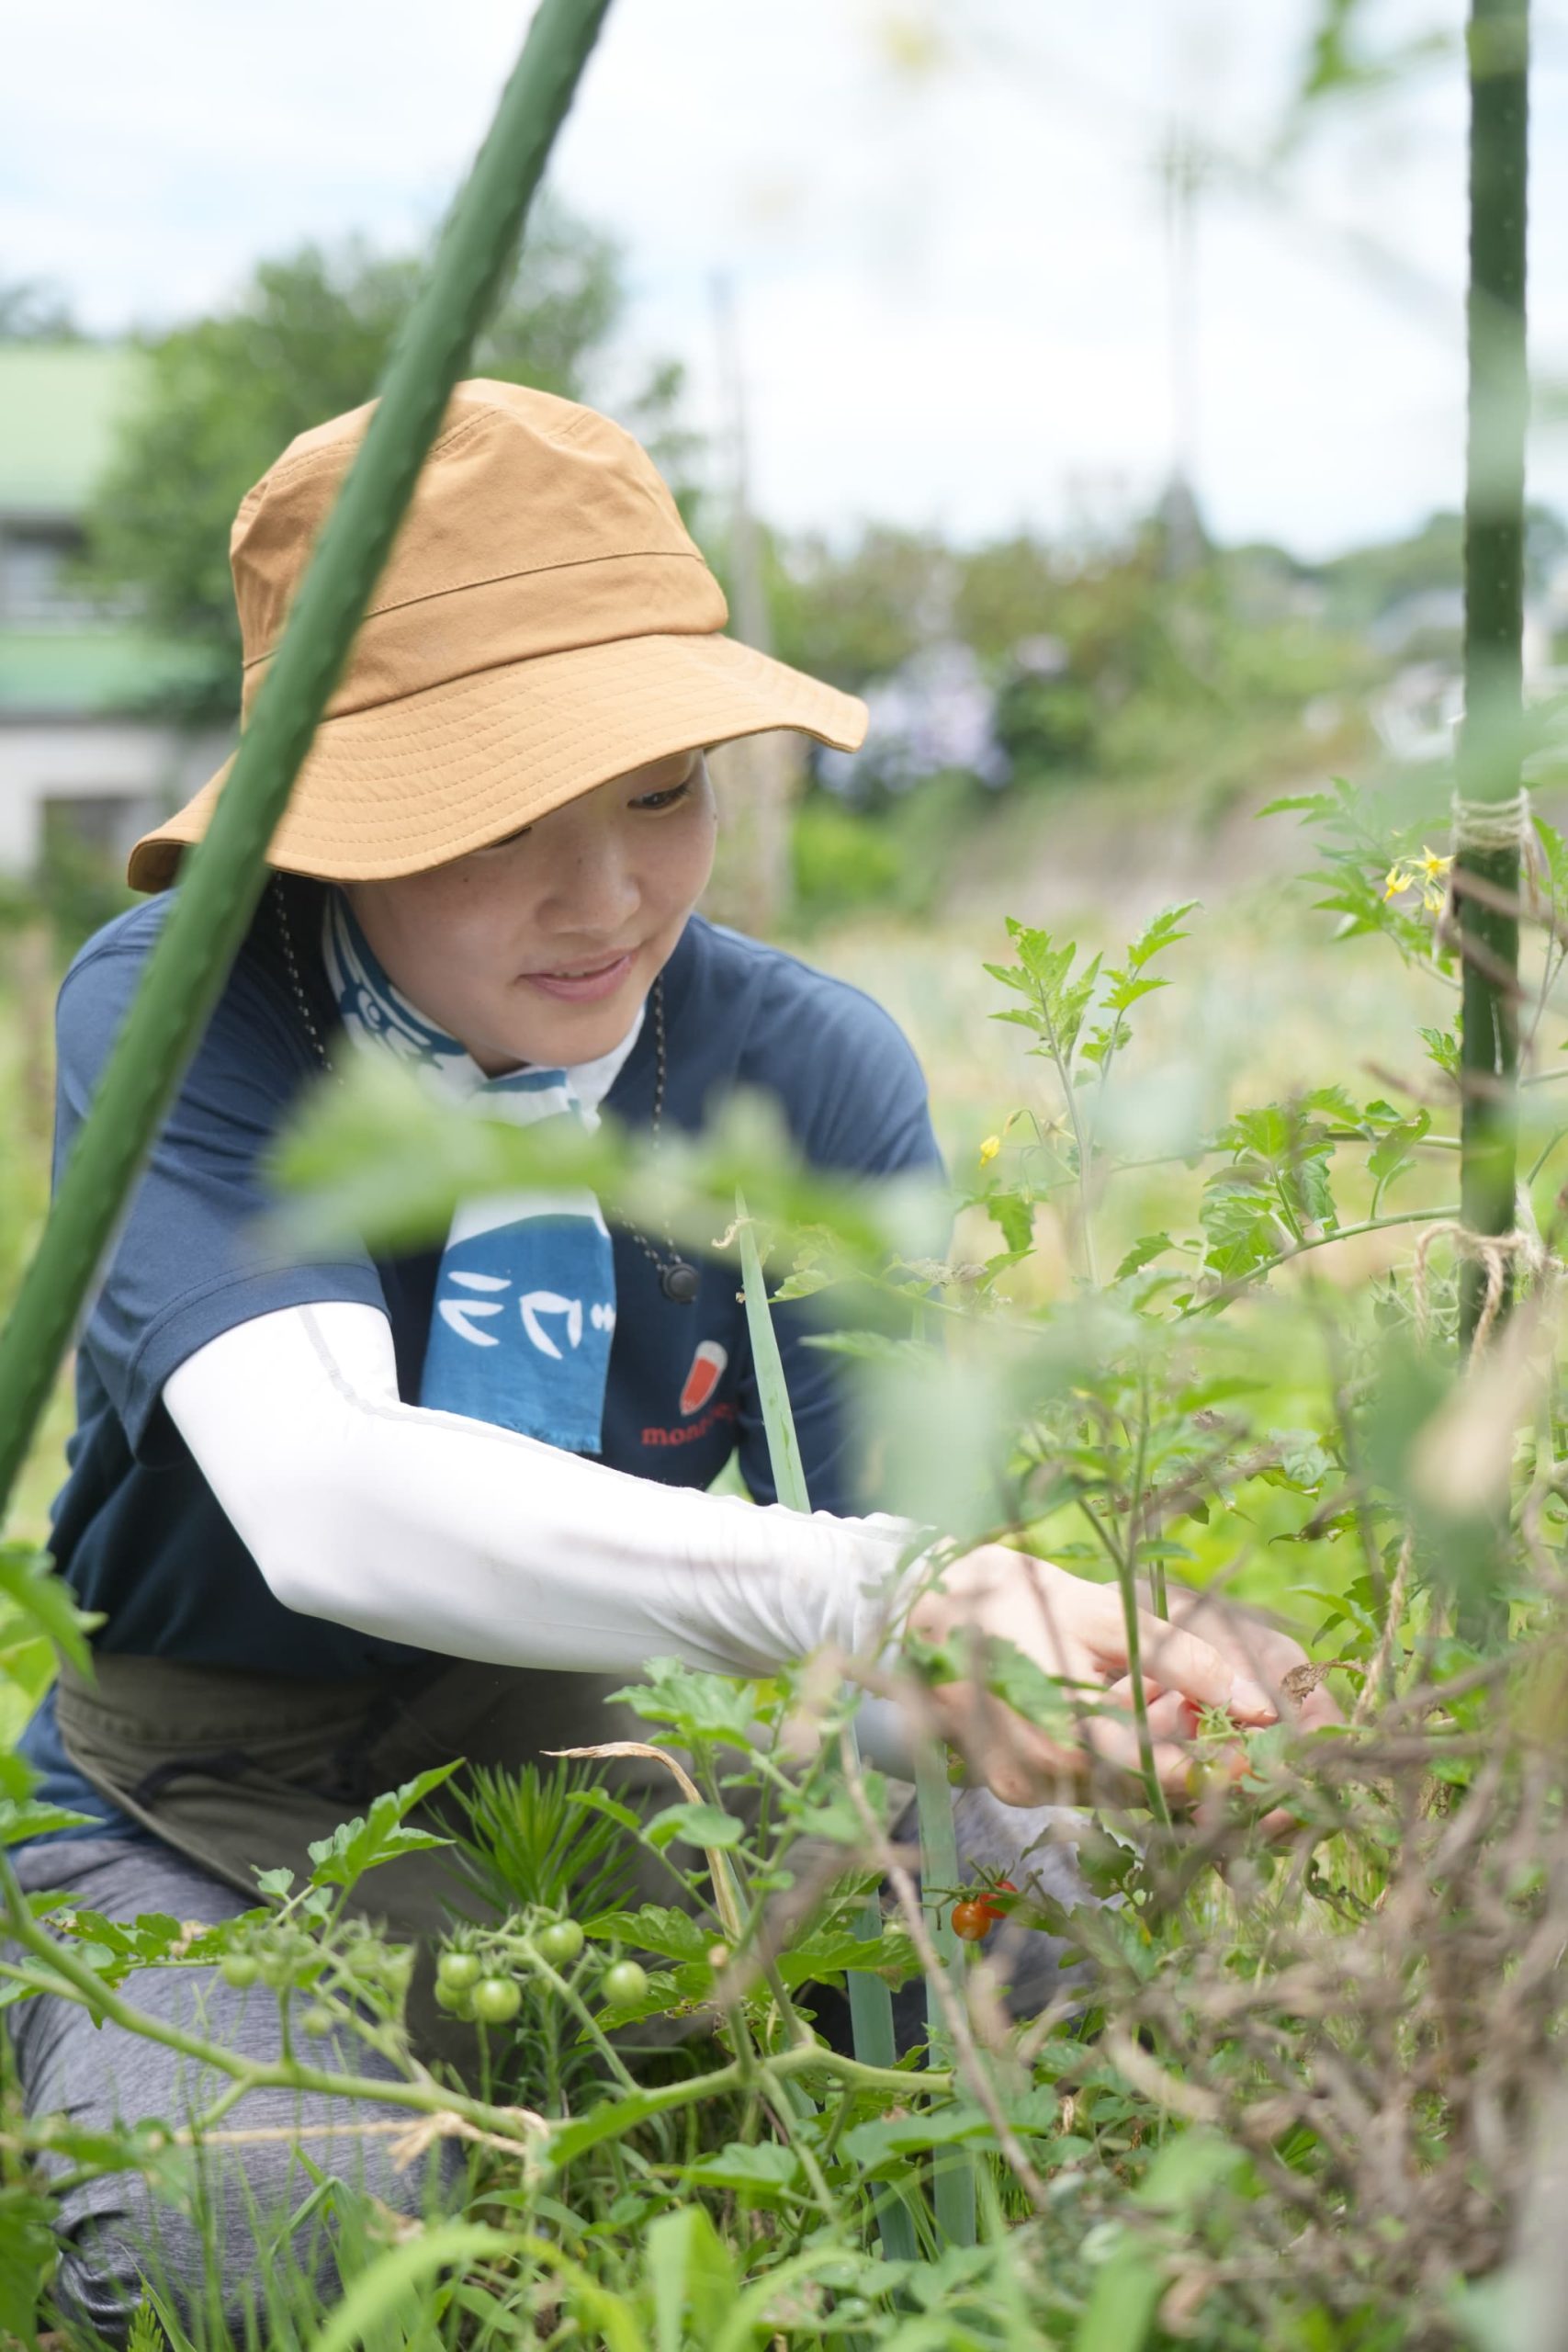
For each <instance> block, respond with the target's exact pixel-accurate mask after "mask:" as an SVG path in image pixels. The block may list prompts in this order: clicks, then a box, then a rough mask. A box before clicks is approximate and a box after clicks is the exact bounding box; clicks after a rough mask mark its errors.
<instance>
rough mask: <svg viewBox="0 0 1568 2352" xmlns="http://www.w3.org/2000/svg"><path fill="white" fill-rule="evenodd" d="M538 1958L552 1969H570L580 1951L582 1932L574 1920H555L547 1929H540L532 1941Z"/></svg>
mask: <svg viewBox="0 0 1568 2352" xmlns="http://www.w3.org/2000/svg"><path fill="white" fill-rule="evenodd" d="M534 1941H535V1943H536V1945H537V1947H538V1952H539V1958H540V1959H541V1960H546V1961H548V1962H549V1964H550V1966H551V1967H552V1968H570V1966H571V1963H572V1962H573V1961H574V1960H575V1959H576V1958H577V1956H578V1954H579V1952H580V1951H581V1950H582V1930H581V1928H580V1927H579V1926H578V1924H577V1921H576V1920H575V1919H557V1920H556V1921H555V1922H554V1924H553V1925H552V1926H550V1927H548V1928H540V1930H539V1932H538V1934H537V1935H536V1937H535V1939H534Z"/></svg>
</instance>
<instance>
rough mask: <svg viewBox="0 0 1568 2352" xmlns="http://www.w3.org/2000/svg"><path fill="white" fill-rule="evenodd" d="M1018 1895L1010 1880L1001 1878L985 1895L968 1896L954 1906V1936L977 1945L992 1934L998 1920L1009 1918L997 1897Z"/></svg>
mask: <svg viewBox="0 0 1568 2352" xmlns="http://www.w3.org/2000/svg"><path fill="white" fill-rule="evenodd" d="M1017 1893H1018V1889H1017V1887H1016V1886H1014V1884H1013V1883H1012V1881H1011V1879H1010V1878H999V1879H998V1881H997V1883H996V1884H995V1885H994V1886H991V1887H987V1889H986V1890H985V1892H984V1893H983V1894H971V1895H966V1896H965V1897H964V1901H963V1902H962V1903H955V1904H954V1905H953V1934H954V1935H955V1936H959V1937H962V1939H963V1940H964V1942H965V1943H966V1944H977V1943H978V1942H979V1941H980V1939H981V1938H982V1937H984V1936H988V1935H989V1934H990V1932H991V1929H992V1928H994V1927H995V1926H996V1924H997V1921H998V1919H1005V1918H1006V1917H1007V1908H1006V1905H1003V1904H1000V1903H998V1901H997V1900H996V1897H997V1896H998V1894H1017Z"/></svg>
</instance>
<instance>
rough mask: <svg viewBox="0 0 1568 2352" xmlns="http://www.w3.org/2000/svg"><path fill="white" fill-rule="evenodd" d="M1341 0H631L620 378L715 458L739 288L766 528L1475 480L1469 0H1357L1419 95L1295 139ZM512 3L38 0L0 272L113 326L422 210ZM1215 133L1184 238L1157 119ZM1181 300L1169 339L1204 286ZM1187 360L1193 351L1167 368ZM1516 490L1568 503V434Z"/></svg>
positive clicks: (587, 199)
mask: <svg viewBox="0 0 1568 2352" xmlns="http://www.w3.org/2000/svg"><path fill="white" fill-rule="evenodd" d="M1320 5H1321V0H1101V5H1100V6H1093V7H1089V6H1084V5H1083V0H901V5H896V0H791V5H790V6H788V7H787V8H786V7H780V6H773V5H769V6H763V5H762V0H615V5H614V6H613V7H612V9H611V12H610V17H609V21H608V24H607V27H606V29H605V31H604V35H603V37H602V40H601V43H600V47H599V50H598V51H597V53H596V54H595V56H594V58H593V59H592V62H591V64H590V66H589V69H588V73H587V74H586V76H585V78H584V82H583V85H582V87H581V92H580V94H579V98H578V104H577V107H576V109H575V111H574V113H573V115H572V117H571V119H570V121H569V123H568V125H567V127H566V130H565V131H564V133H563V135H562V138H561V141H560V142H559V145H558V150H557V154H556V158H555V162H554V164H553V166H552V177H553V179H554V182H555V185H556V187H557V189H558V192H559V194H560V195H561V197H562V198H564V199H565V200H566V201H567V202H568V203H569V204H570V205H571V206H572V207H573V208H574V209H577V210H579V211H581V213H583V214H584V215H586V216H587V217H589V218H591V219H592V220H593V221H594V222H595V223H597V224H599V225H601V226H602V227H604V228H605V229H607V230H608V231H610V232H611V233H612V234H613V235H614V236H615V238H616V239H617V240H618V242H619V243H620V244H621V245H622V247H623V249H624V254H625V263H626V277H627V283H628V288H629V292H630V301H629V304H628V310H627V315H626V322H625V325H624V328H623V331H622V337H621V343H620V346H619V348H618V349H617V351H616V353H615V367H614V369H613V372H612V375H611V377H610V378H609V379H607V380H606V387H605V393H604V397H605V402H606V405H613V404H614V399H615V391H616V389H617V387H618V388H620V389H625V388H626V387H627V386H629V385H630V384H632V383H633V382H634V381H635V380H637V379H638V377H639V376H640V374H641V373H642V371H643V370H644V368H645V367H646V365H647V363H648V361H649V359H651V358H654V357H657V356H662V355H674V356H679V357H680V358H682V360H683V361H684V362H685V363H686V365H687V368H688V371H689V389H688V405H689V413H690V415H691V418H692V421H693V422H694V424H695V425H697V426H698V427H699V428H700V429H702V430H705V431H706V432H707V433H708V434H709V435H711V436H712V440H711V447H712V450H713V452H714V456H713V463H714V466H715V468H716V469H718V468H720V466H721V460H722V453H723V451H724V450H725V448H726V447H728V443H727V441H726V439H725V437H724V436H725V434H726V431H727V427H728V421H729V419H730V418H731V416H732V413H733V404H732V401H731V398H730V395H729V391H728V383H729V381H730V378H731V372H732V371H730V370H729V369H728V368H727V365H726V363H725V360H724V356H723V353H724V347H725V346H724V345H723V342H722V339H721V335H720V333H719V330H718V326H717V322H716V302H715V290H714V289H715V285H716V280H719V279H722V280H723V281H724V282H725V283H726V284H727V285H728V287H729V288H731V289H732V295H733V302H734V317H735V322H736V336H737V345H738V348H739V373H740V378H741V380H742V382H743V384H744V388H745V418H746V428H747V436H748V444H749V448H750V470H751V486H752V494H753V497H754V500H755V503H756V504H757V505H758V507H759V508H760V509H761V512H762V513H764V514H765V515H768V516H769V518H770V519H771V520H773V522H774V523H776V524H778V525H780V526H783V527H784V528H785V529H788V530H794V531H805V530H816V531H821V532H823V533H825V534H827V535H828V536H829V537H832V538H834V539H840V540H841V539H843V538H846V537H849V536H850V535H851V534H852V532H853V531H854V530H855V529H857V528H858V527H859V526H860V525H861V524H862V523H863V522H865V521H867V520H881V521H886V522H893V523H897V524H901V525H905V526H911V527H917V528H926V527H930V528H935V529H940V530H942V531H944V532H947V533H949V534H951V535H952V536H953V537H958V538H963V539H969V540H972V539H976V538H979V537H987V536H990V535H994V534H998V533H1002V532H1006V531H1010V530H1012V529H1015V528H1019V527H1037V528H1041V529H1043V530H1045V531H1047V532H1051V533H1059V532H1062V531H1064V530H1072V531H1075V532H1077V531H1091V532H1092V531H1096V530H1104V531H1113V530H1114V529H1115V528H1116V527H1117V526H1118V525H1119V524H1120V523H1122V521H1124V520H1125V518H1126V516H1127V515H1129V514H1130V513H1132V512H1134V511H1136V510H1138V509H1140V508H1143V507H1146V505H1147V504H1148V503H1149V502H1150V501H1151V500H1152V498H1153V497H1154V496H1156V494H1157V492H1158V491H1159V489H1160V487H1161V485H1162V483H1163V482H1164V481H1166V480H1167V479H1168V475H1169V472H1170V470H1171V468H1172V464H1173V462H1174V460H1175V458H1176V456H1177V454H1178V451H1179V450H1180V451H1181V452H1182V453H1183V454H1184V455H1185V457H1186V459H1187V462H1188V464H1189V467H1190V472H1191V474H1192V476H1193V478H1194V480H1195V481H1196V485H1197V488H1198V492H1199V496H1200V501H1201V505H1202V507H1203V510H1204V513H1205V515H1206V517H1207V519H1208V520H1209V523H1210V525H1211V527H1212V528H1213V530H1215V531H1216V533H1217V534H1218V535H1219V536H1220V537H1224V538H1225V539H1229V540H1235V539H1240V538H1250V537H1271V538H1278V539H1281V540H1284V541H1285V542H1287V543H1288V544H1291V545H1292V546H1294V547H1295V548H1298V549H1299V550H1300V551H1301V552H1303V554H1308V555H1321V554H1326V553H1330V552H1333V551H1335V550H1336V549H1337V548H1342V547H1345V546H1347V545H1351V544H1355V543H1358V542H1360V541H1364V540H1367V539H1371V538H1376V537H1385V536H1388V535H1391V534H1393V533H1396V532H1399V531H1402V530H1404V529H1406V528H1408V527H1410V526H1413V525H1414V524H1415V523H1416V522H1417V521H1418V520H1419V519H1420V518H1421V516H1422V515H1425V514H1426V513H1427V512H1428V511H1429V510H1430V509H1431V508H1432V507H1434V506H1436V505H1439V504H1448V505H1456V504H1458V503H1460V499H1461V493H1462V481H1463V389H1464V384H1463V318H1462V266H1463V243H1464V167H1465V166H1464V127H1465V117H1464V93H1463V86H1462V80H1461V63H1460V59H1459V55H1458V51H1457V48H1456V46H1455V41H1456V36H1457V33H1458V29H1459V27H1460V24H1461V18H1462V14H1463V10H1462V5H1461V0H1363V6H1362V9H1361V12H1360V13H1361V15H1362V16H1363V17H1364V18H1365V30H1364V36H1363V38H1364V41H1365V45H1366V47H1367V48H1368V50H1369V51H1371V52H1373V53H1375V54H1382V53H1385V52H1387V51H1391V50H1393V49H1394V48H1395V47H1396V46H1397V45H1399V44H1401V43H1403V42H1404V41H1407V40H1412V39H1419V38H1422V37H1426V36H1436V37H1438V39H1437V41H1436V44H1435V48H1434V52H1433V54H1432V55H1431V56H1430V57H1429V58H1428V59H1427V62H1425V63H1421V64H1417V65H1416V66H1414V67H1412V68H1411V70H1409V71H1408V72H1405V73H1403V74H1400V75H1399V76H1398V77H1397V78H1396V79H1395V81H1394V82H1393V85H1392V86H1391V87H1390V88H1389V89H1386V90H1384V91H1383V92H1382V93H1381V94H1377V93H1374V94H1372V95H1371V96H1365V97H1362V98H1360V99H1357V100H1344V101H1340V102H1338V103H1337V104H1336V105H1335V106H1333V107H1327V108H1324V109H1322V110H1320V112H1319V114H1318V116H1317V117H1316V118H1315V119H1314V120H1313V121H1312V122H1311V123H1310V124H1309V126H1308V128H1307V130H1306V132H1305V135H1304V137H1303V141H1301V143H1300V144H1299V146H1298V148H1297V149H1296V151H1295V152H1294V153H1293V154H1292V156H1291V157H1290V158H1289V159H1288V160H1287V161H1286V162H1285V163H1283V164H1279V163H1275V164H1270V163H1269V157H1270V154H1271V153H1273V152H1274V151H1275V149H1276V148H1277V146H1278V142H1279V140H1280V133H1281V130H1282V129H1283V127H1284V126H1285V124H1286V122H1287V120H1288V119H1289V114H1290V106H1291V97H1292V91H1293V89H1294V88H1295V87H1296V86H1297V84H1298V81H1299V76H1300V72H1301V65H1302V60H1303V53H1304V44H1305V40H1306V38H1307V34H1308V31H1309V28H1310V26H1311V24H1312V23H1313V21H1314V19H1315V17H1316V14H1317V11H1318V7H1319V6H1320ZM528 14H529V10H528V8H527V6H526V5H525V0H448V5H446V6H433V5H431V0H269V6H267V7H266V8H265V9H256V8H254V7H251V6H242V5H241V0H137V6H135V7H134V8H127V7H126V6H124V0H51V6H50V7H48V8H46V9H29V10H26V11H21V10H17V11H16V12H14V13H10V14H9V15H8V18H7V22H6V53H7V67H8V71H7V74H6V80H5V86H4V89H3V90H0V279H4V280H6V281H14V280H17V279H33V278H41V279H46V280H50V281H52V282H53V283H54V284H55V285H56V286H57V287H58V288H60V290H61V291H62V293H63V294H64V295H65V296H66V297H67V298H68V299H69V300H71V302H72V303H73V306H74V307H75V309H76V311H77V312H78V315H79V316H80V317H81V319H82V321H83V322H84V323H85V325H87V326H88V327H89V328H90V329H92V330H93V331H95V332H101V333H108V334H113V333H117V332H119V331H122V330H124V329H127V328H129V327H131V326H152V325H157V324H159V323H163V322H171V321H174V320H175V319H178V318H181V317H184V316H188V315H191V314H193V313H197V312H199V311H203V310H205V309H209V308H211V307H214V306H216V305H219V304H221V303H222V302H223V301H224V300H226V299H228V298H229V297H231V295H232V293H233V292H234V290H235V289H236V288H237V287H238V286H239V285H240V284H241V283H242V282H243V278H244V277H245V274H246V272H247V269H248V267H249V266H250V265H251V264H252V263H253V262H254V260H255V259H257V258H258V257H260V256H261V255H263V254H272V253H277V252H280V251H286V250H288V248H289V247H290V246H292V245H294V244H297V243H299V242H300V241H302V240H303V239H305V238H307V237H310V238H316V239H325V240H331V239H333V238H336V237H340V236H344V235H347V234H349V233H351V232H361V233H364V234H366V235H367V236H369V237H370V238H371V239H373V240H374V241H376V242H378V243H384V244H387V245H406V244H407V243H410V242H411V241H412V240H414V239H416V238H419V237H422V236H423V235H424V234H425V233H426V232H428V230H429V229H430V228H431V226H432V225H433V224H434V222H435V221H436V220H438V219H439V218H440V216H441V214H442V212H443V210H444V209H445V208H446V204H447V202H448V201H449V199H450V197H451V194H452V192H453V190H454V188H455V187H456V186H457V182H458V181H459V179H460V177H461V175H462V173H463V171H464V169H465V167H466V164H467V163H468V158H469V157H470V156H471V154H472V153H473V150H474V148H475V146H476V145H477V144H478V141H479V139H480V137H481V136H482V134H483V130H484V128H485V125H486V123H487V122H488V120H489V118H490V115H491V109H492V107H493V106H494V103H495V99H496V96H497V94H498V91H499V88H500V85H501V83H502V80H503V78H504V75H505V74H506V72H507V70H508V67H509V65H510V63H511V61H512V59H513V55H514V54H515V51H516V48H517V45H518V42H519V40H520V37H521V31H522V28H523V27H524V25H525V20H526V17H527V15H528ZM1532 106H1533V109H1534V142H1533V162H1532V169H1533V179H1532V189H1531V220H1532V238H1531V273H1532V287H1531V309H1532V345H1533V350H1534V356H1535V365H1536V368H1537V371H1538V374H1540V375H1545V376H1549V377H1551V378H1555V379H1559V380H1561V379H1564V378H1568V264H1565V261H1564V254H1563V243H1564V232H1565V230H1568V0H1538V36H1537V68H1536V74H1535V81H1534V87H1533V91H1532ZM1175 134H1179V135H1180V136H1181V137H1183V138H1184V139H1186V140H1187V141H1189V142H1191V143H1194V144H1195V145H1196V147H1197V148H1198V149H1199V150H1201V152H1202V153H1204V154H1205V155H1206V156H1207V157H1208V158H1209V162H1208V164H1207V166H1206V171H1205V175H1204V185H1203V187H1202V190H1201V194H1200V196H1199V198H1198V199H1197V202H1196V204H1195V206H1194V208H1193V213H1192V220H1193V229H1192V237H1191V251H1190V263H1189V264H1188V265H1187V266H1186V267H1185V269H1184V270H1182V271H1180V272H1176V271H1173V267H1172V264H1171V241H1170V238H1169V235H1168V218H1167V208H1166V206H1165V204H1164V202H1163V199H1162V196H1161V186H1160V174H1159V170H1158V158H1159V156H1160V154H1161V153H1162V151H1163V150H1165V149H1167V148H1168V144H1169V141H1171V139H1172V137H1173V135H1175ZM1177 287H1179V288H1182V289H1183V299H1182V300H1181V302H1180V304H1179V306H1178V305H1177V304H1176V303H1174V302H1173V288H1177ZM1178 307H1179V309H1180V312H1181V316H1182V318H1183V320H1184V322H1185V325H1184V328H1183V330H1182V332H1181V333H1180V334H1175V333H1173V327H1172V319H1173V312H1174V311H1175V310H1176V309H1177V308H1178ZM1179 385H1182V386H1184V387H1185V388H1186V389H1185V390H1180V391H1179V390H1178V386H1179ZM1531 488H1532V491H1533V492H1535V494H1537V495H1539V496H1540V497H1543V498H1546V499H1548V500H1550V501H1551V502H1552V503H1555V504H1557V505H1558V506H1559V507H1560V508H1562V510H1563V511H1564V512H1568V430H1564V429H1563V428H1561V427H1559V428H1558V429H1557V431H1556V432H1555V434H1554V435H1551V434H1548V433H1547V432H1545V431H1544V430H1542V431H1540V432H1538V435H1537V436H1536V443H1535V447H1534V448H1533V450H1532V458H1531Z"/></svg>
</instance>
